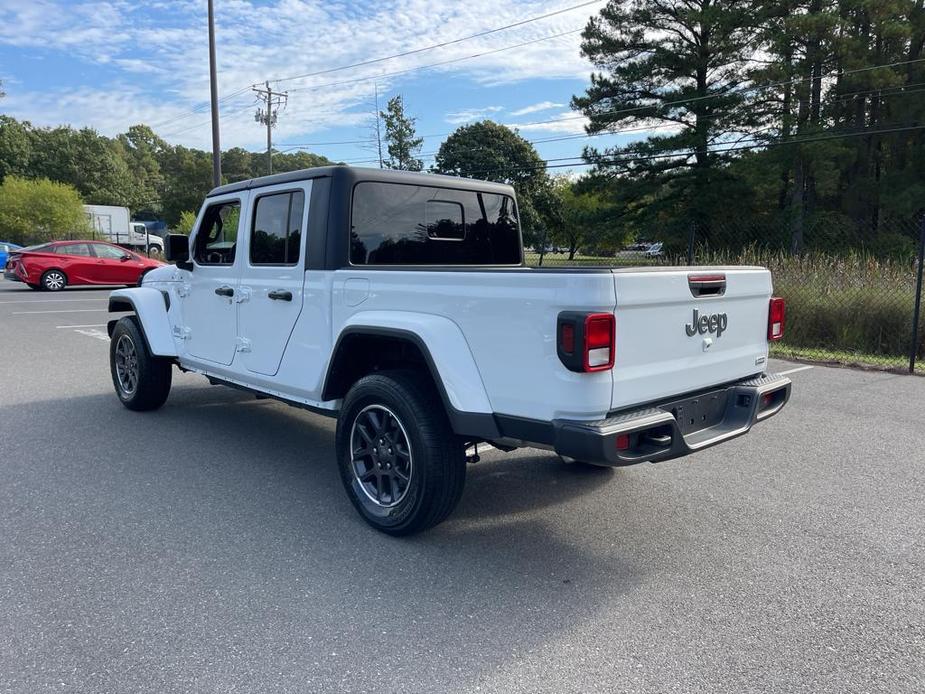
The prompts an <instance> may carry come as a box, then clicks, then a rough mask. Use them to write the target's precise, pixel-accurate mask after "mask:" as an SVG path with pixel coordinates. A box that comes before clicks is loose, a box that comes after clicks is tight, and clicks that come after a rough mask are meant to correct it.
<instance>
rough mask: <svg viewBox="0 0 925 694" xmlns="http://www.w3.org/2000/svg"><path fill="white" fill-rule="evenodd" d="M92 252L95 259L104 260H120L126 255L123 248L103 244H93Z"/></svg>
mask: <svg viewBox="0 0 925 694" xmlns="http://www.w3.org/2000/svg"><path fill="white" fill-rule="evenodd" d="M93 252H94V253H96V257H97V258H105V259H106V260H122V256H124V255H126V254H127V253H128V251H126V250H125V249H123V248H116V247H115V246H107V245H106V244H105V243H94V244H93ZM87 255H89V253H88V254H87Z"/></svg>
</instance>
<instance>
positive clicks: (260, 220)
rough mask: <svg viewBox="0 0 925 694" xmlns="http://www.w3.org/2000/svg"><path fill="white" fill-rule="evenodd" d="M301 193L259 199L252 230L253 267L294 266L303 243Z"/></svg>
mask: <svg viewBox="0 0 925 694" xmlns="http://www.w3.org/2000/svg"><path fill="white" fill-rule="evenodd" d="M304 205H305V194H304V193H303V192H302V191H301V190H297V191H293V192H288V193H275V194H273V195H264V196H262V197H260V198H257V204H256V206H255V208H254V224H253V227H252V229H251V245H250V258H251V265H295V264H296V263H298V262H299V249H300V246H301V241H302V209H303V206H304Z"/></svg>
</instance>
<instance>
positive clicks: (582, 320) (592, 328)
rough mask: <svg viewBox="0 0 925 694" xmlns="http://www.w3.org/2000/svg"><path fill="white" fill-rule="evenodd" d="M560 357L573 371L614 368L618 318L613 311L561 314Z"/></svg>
mask: <svg viewBox="0 0 925 694" xmlns="http://www.w3.org/2000/svg"><path fill="white" fill-rule="evenodd" d="M556 332H557V335H558V337H557V351H558V353H559V360H560V361H561V362H562V363H563V364H564V365H565V367H566V368H568V369H569V370H571V371H581V372H593V371H606V370H607V369H611V368H613V361H614V357H615V356H616V321H615V320H614V317H613V314H611V313H577V312H570V311H566V312H563V313H560V314H559V320H558V326H557V331H556Z"/></svg>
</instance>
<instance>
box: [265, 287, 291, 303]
mask: <svg viewBox="0 0 925 694" xmlns="http://www.w3.org/2000/svg"><path fill="white" fill-rule="evenodd" d="M267 296H268V297H270V298H271V299H273V300H275V301H292V292H289V291H286V290H283V289H274V290H273V291H272V292H270V293H269V294H267Z"/></svg>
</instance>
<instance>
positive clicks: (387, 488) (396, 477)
mask: <svg viewBox="0 0 925 694" xmlns="http://www.w3.org/2000/svg"><path fill="white" fill-rule="evenodd" d="M350 468H351V471H352V472H353V476H354V479H355V480H356V482H357V483H358V486H359V487H360V489H362V490H363V493H364V494H365V495H366V496H367V497H369V499H370V501H372V502H373V503H374V504H376V505H377V506H381V507H384V508H388V507H392V506H395V505H396V504H398V503H400V502H401V500H402V499H404V498H405V495H407V493H408V489H409V487H410V483H411V475H412V474H413V459H412V455H411V443H410V442H409V440H408V433H407V432H406V431H405V427H404V425H403V424H402V423H401V421H400V420H399V419H398V417H397V416H396V415H395V413H394V412H392V411H391V410H390V409H388V408H387V407H384V406H382V405H369V406H367V407H365V408H363V409H362V410H361V411H360V412H359V413H358V414H357V416H356V417H355V418H354V420H353V426H352V428H351V430H350Z"/></svg>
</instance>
